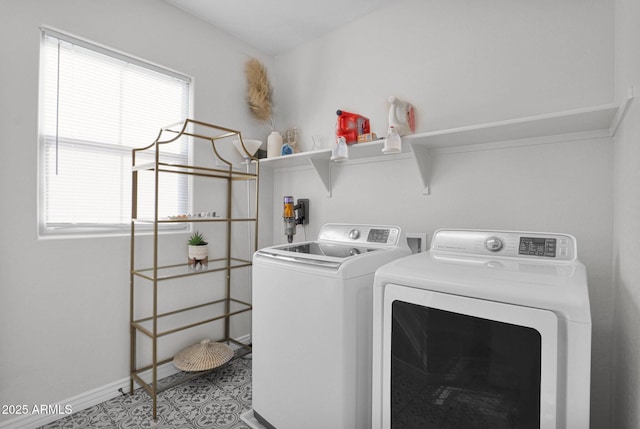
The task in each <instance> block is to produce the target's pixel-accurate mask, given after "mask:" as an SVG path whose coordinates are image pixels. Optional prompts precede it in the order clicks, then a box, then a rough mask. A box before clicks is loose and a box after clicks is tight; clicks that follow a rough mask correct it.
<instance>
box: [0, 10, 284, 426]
mask: <svg viewBox="0 0 640 429" xmlns="http://www.w3.org/2000/svg"><path fill="white" fill-rule="evenodd" d="M0 16H2V17H3V23H2V25H0V38H1V39H2V40H3V41H4V42H3V43H2V44H1V46H0V58H1V60H0V63H1V67H0V94H1V95H0V130H2V131H1V132H0V148H1V151H0V152H1V155H0V196H1V201H2V203H1V206H2V210H0V225H1V226H0V228H1V231H0V237H1V240H0V404H27V405H29V406H32V405H39V404H54V403H56V402H58V401H63V400H65V399H67V398H70V397H73V396H75V395H80V394H82V393H84V392H87V391H89V390H91V389H94V388H97V387H100V386H104V385H106V384H108V383H111V382H114V381H116V380H121V379H123V378H126V377H127V376H128V373H129V363H128V359H129V351H128V350H129V328H128V319H129V310H128V308H129V292H128V289H129V286H128V283H129V276H128V271H129V256H128V255H129V244H128V243H129V240H128V238H127V237H126V236H122V237H105V238H96V239H85V238H75V239H45V240H39V239H38V237H37V230H38V229H37V206H36V204H37V176H38V171H37V158H38V157H37V142H38V128H37V121H38V116H37V114H38V61H39V38H40V32H39V29H38V27H39V26H40V25H47V26H51V27H54V28H57V29H59V30H62V31H65V32H69V33H71V34H75V35H77V36H80V37H82V38H86V39H88V40H91V41H94V42H97V43H100V44H103V45H106V46H108V47H111V48H114V49H117V50H121V51H123V52H125V53H128V54H131V55H134V56H138V57H141V58H143V59H146V60H148V61H151V62H155V63H158V64H160V65H163V66H165V67H168V68H171V69H175V70H177V71H180V72H182V73H185V74H187V75H190V76H192V77H193V78H194V88H195V91H194V98H195V105H194V108H195V113H194V115H195V117H196V118H198V119H200V120H204V121H210V122H213V123H216V124H220V125H224V126H227V127H230V128H237V129H240V130H242V131H243V135H244V137H252V136H258V137H260V138H263V137H266V134H267V130H266V129H265V128H264V127H263V126H261V125H260V124H258V123H257V122H255V121H254V120H253V119H251V118H250V117H249V114H248V113H247V108H246V104H245V101H244V97H245V96H244V94H245V80H244V74H243V66H244V62H245V61H246V60H247V58H248V55H251V56H257V57H258V58H260V59H261V60H263V61H265V62H266V63H267V65H272V64H273V61H272V59H270V58H268V57H264V56H261V55H260V53H258V52H255V50H253V49H252V48H250V47H248V46H246V45H245V44H242V43H240V42H239V41H237V40H235V39H232V38H230V37H228V36H227V35H225V34H223V33H221V32H219V31H217V30H215V29H213V28H212V27H210V26H208V25H206V24H204V23H203V22H201V21H199V20H197V19H195V18H193V17H190V16H188V15H186V14H184V13H182V12H181V11H179V10H178V9H175V8H173V7H171V6H169V5H167V4H166V3H164V2H162V1H156V0H109V1H97V0H92V1H75V0H56V1H49V0H3V1H2V2H0ZM161 125H164V124H159V126H161ZM154 137H155V136H152V137H151V138H150V141H149V142H140V144H141V145H146V144H148V143H150V142H151V141H152V140H153V138H154ZM185 239H186V236H185V234H181V235H176V236H172V237H171V238H169V239H168V241H169V242H170V244H172V245H173V247H174V248H175V249H177V250H176V255H170V256H175V257H179V258H180V257H184V256H183V255H182V252H183V246H184V242H185ZM168 259H170V257H168ZM247 332H248V321H245V328H244V330H243V332H242V334H246V333H247ZM114 393H115V392H114ZM11 417H13V416H6V415H2V416H0V422H2V421H4V420H6V419H9V418H11Z"/></svg>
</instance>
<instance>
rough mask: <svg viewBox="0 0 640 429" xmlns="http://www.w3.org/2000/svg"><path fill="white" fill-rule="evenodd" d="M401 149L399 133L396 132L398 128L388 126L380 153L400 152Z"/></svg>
mask: <svg viewBox="0 0 640 429" xmlns="http://www.w3.org/2000/svg"><path fill="white" fill-rule="evenodd" d="M401 151H402V139H401V138H400V134H398V130H397V129H396V128H395V127H389V132H388V133H387V138H386V139H385V140H384V147H383V148H382V153H384V154H390V153H400V152H401Z"/></svg>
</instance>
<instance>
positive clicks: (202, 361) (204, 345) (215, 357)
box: [173, 340, 233, 371]
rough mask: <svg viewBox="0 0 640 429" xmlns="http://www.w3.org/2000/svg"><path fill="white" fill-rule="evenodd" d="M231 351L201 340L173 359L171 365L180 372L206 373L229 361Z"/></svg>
mask: <svg viewBox="0 0 640 429" xmlns="http://www.w3.org/2000/svg"><path fill="white" fill-rule="evenodd" d="M232 357H233V350H232V349H231V347H229V346H228V345H226V344H222V343H216V342H212V341H211V340H202V341H200V342H199V343H198V344H194V345H193V346H190V347H187V348H186V349H184V350H182V351H181V352H180V353H178V354H177V355H175V357H174V358H173V364H174V365H175V366H176V368H178V369H179V370H182V371H206V370H208V369H213V368H217V367H219V366H221V365H223V364H225V363H227V362H229V360H231V358H232Z"/></svg>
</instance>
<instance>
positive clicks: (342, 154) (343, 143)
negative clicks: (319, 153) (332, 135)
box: [331, 137, 349, 161]
mask: <svg viewBox="0 0 640 429" xmlns="http://www.w3.org/2000/svg"><path fill="white" fill-rule="evenodd" d="M347 159H349V149H348V148H347V140H346V139H345V138H344V137H338V144H336V145H335V146H334V147H333V150H331V161H345V160H347Z"/></svg>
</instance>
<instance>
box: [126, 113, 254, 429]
mask: <svg viewBox="0 0 640 429" xmlns="http://www.w3.org/2000/svg"><path fill="white" fill-rule="evenodd" d="M182 137H187V138H191V139H192V140H193V144H194V146H195V145H196V144H202V143H204V144H210V145H211V150H212V153H213V155H214V157H215V159H216V160H217V161H216V163H215V164H216V166H221V167H216V168H210V167H203V166H195V165H183V164H176V163H167V162H163V161H162V159H163V157H162V153H163V151H166V150H167V149H168V148H170V146H171V144H172V143H174V144H175V142H176V141H178V139H180V138H182ZM232 139H239V140H240V141H242V136H241V133H240V132H239V131H236V130H232V129H229V128H225V127H220V126H217V125H212V124H208V123H205V122H200V121H195V120H193V119H187V120H185V121H184V122H181V123H179V124H175V125H172V126H168V127H166V128H163V129H161V130H160V133H159V134H158V137H157V138H156V140H155V141H154V142H153V143H152V144H150V145H148V146H146V147H142V148H137V149H133V152H132V169H131V170H132V205H131V207H132V209H131V211H132V215H131V241H130V245H131V248H130V255H131V256H130V266H131V270H130V335H131V344H130V367H131V372H130V392H133V390H134V384H138V385H139V386H141V387H143V388H144V389H145V390H146V391H147V392H148V393H149V395H150V396H151V399H152V401H153V419H154V420H156V419H157V395H158V393H159V392H160V391H162V390H164V389H166V388H168V387H170V386H173V385H175V384H176V383H171V384H167V385H163V386H162V387H160V386H159V385H158V367H159V366H161V365H163V364H166V363H169V362H171V361H172V359H173V357H170V358H165V359H159V351H158V339H159V338H161V337H164V336H166V335H171V334H176V333H179V332H182V331H185V330H187V329H190V328H194V327H196V326H201V325H205V324H210V323H211V324H213V323H222V324H223V330H224V335H223V338H220V339H218V340H217V341H220V342H226V343H227V344H230V343H233V344H234V345H235V346H236V347H237V349H236V352H235V358H238V357H241V356H244V355H245V354H248V353H250V352H251V346H250V345H247V344H244V343H242V342H240V341H238V340H237V339H234V338H231V336H230V322H231V318H232V317H233V316H235V315H238V314H242V313H245V312H248V311H251V309H252V306H251V303H249V302H245V301H242V300H238V299H235V298H233V297H232V281H231V279H232V272H233V271H235V270H238V269H243V268H245V267H250V266H251V260H250V259H243V258H237V257H234V256H233V255H232V236H233V234H232V228H231V226H232V224H234V223H248V225H249V229H250V232H249V239H250V240H251V234H253V243H251V242H250V243H249V244H248V245H249V247H251V246H253V249H251V248H249V249H248V250H249V252H248V253H249V254H251V252H252V251H255V250H256V249H257V244H258V189H259V186H258V183H259V168H260V164H259V162H258V160H257V158H255V157H253V156H252V155H251V154H250V153H249V152H248V151H246V148H245V146H244V143H243V144H242V147H243V149H244V150H245V152H246V154H247V155H248V161H247V162H246V164H245V165H246V171H239V170H237V169H234V168H233V165H232V163H231V162H229V161H228V160H227V159H225V158H224V157H223V156H222V155H221V150H220V149H221V148H222V147H223V146H222V145H229V147H233V146H232V145H231V140H232ZM233 150H235V148H234V149H233ZM150 157H152V158H154V161H153V162H149V159H150ZM143 158H144V159H145V160H146V162H144V163H142V162H138V160H140V159H143ZM140 174H147V175H152V178H153V182H154V193H153V196H150V197H149V198H153V202H152V204H153V213H154V214H153V216H152V217H151V218H142V217H138V212H139V210H138V209H139V207H140V205H141V202H140V198H141V195H140V193H139V189H138V186H139V179H140V176H139V175H140ZM166 174H180V175H186V176H192V177H199V178H206V180H209V179H211V180H222V181H226V188H225V189H226V191H225V192H223V193H224V194H226V195H221V196H220V198H221V199H223V200H224V201H225V204H226V213H225V215H224V216H223V217H215V216H210V217H199V216H198V217H195V216H184V217H181V218H175V217H171V218H168V217H164V218H161V217H159V208H158V206H159V193H160V181H161V180H162V179H161V178H162V176H164V175H166ZM236 181H245V182H246V181H253V182H255V192H254V193H253V194H254V195H253V197H254V198H255V199H254V201H253V204H254V205H253V207H254V209H253V216H252V215H251V213H247V216H246V217H234V216H232V192H233V186H232V184H233V183H234V182H236ZM247 193H250V191H249V187H247ZM249 198H250V196H249ZM249 206H250V204H249V203H248V207H247V210H248V211H250V210H251V209H250V207H249ZM209 222H212V223H222V224H223V225H225V230H226V243H224V244H225V246H224V249H225V252H224V253H225V254H224V256H223V257H221V258H214V259H211V260H209V261H208V263H207V265H206V266H204V267H198V269H197V270H196V269H194V268H193V267H190V266H189V264H188V263H186V262H185V263H184V264H170V265H160V264H159V260H160V255H161V251H162V250H161V249H160V244H159V226H160V225H162V224H180V223H209ZM141 225H144V227H146V229H145V230H144V231H145V232H146V233H147V234H149V230H150V229H151V230H152V233H151V235H152V238H151V241H152V244H151V247H152V251H153V256H152V263H151V264H150V266H146V267H141V266H139V265H138V262H137V258H136V248H137V244H136V238H137V236H139V234H140V231H139V230H138V227H140V229H142V227H141ZM185 247H186V245H185ZM220 247H222V246H220ZM185 252H186V249H185ZM249 258H250V257H249ZM163 259H164V258H163ZM185 259H186V255H185ZM213 273H218V275H220V274H222V277H224V280H223V281H222V283H224V284H217V285H216V284H215V282H212V287H214V288H215V287H217V288H224V297H223V298H221V299H213V300H209V301H207V302H200V303H197V304H195V305H187V306H182V307H180V308H172V309H170V310H168V311H160V310H159V304H158V301H159V298H160V295H161V294H162V292H163V291H162V287H161V283H165V282H166V283H170V282H171V281H177V279H180V280H181V281H188V280H189V278H196V276H197V278H202V277H200V276H211V277H212V278H213V277H215V276H214V275H213ZM145 287H151V288H152V289H151V291H150V293H149V291H148V290H147V293H148V294H150V295H151V301H152V302H151V305H150V306H149V305H148V304H149V303H148V302H146V304H147V308H150V309H151V310H150V311H149V310H148V309H147V312H146V313H145V312H144V310H140V309H138V308H137V307H138V306H141V305H140V304H141V303H139V302H136V291H137V290H138V289H139V288H145ZM143 304H145V303H143ZM142 307H144V306H142ZM137 313H145V314H144V315H143V316H138V315H137ZM176 316H178V318H179V319H180V320H179V321H178V322H176V321H175V320H172V319H175V318H176ZM139 336H142V337H148V338H149V339H150V341H151V362H150V363H148V364H145V365H138V349H139V344H138V339H139ZM147 372H150V373H151V377H150V378H151V382H147V381H145V380H143V377H142V373H147ZM200 374H201V373H200V372H198V373H195V375H200ZM189 378H192V377H183V378H182V379H180V380H179V381H178V382H182V381H185V380H186V379H189Z"/></svg>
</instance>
